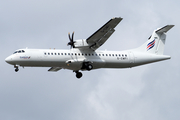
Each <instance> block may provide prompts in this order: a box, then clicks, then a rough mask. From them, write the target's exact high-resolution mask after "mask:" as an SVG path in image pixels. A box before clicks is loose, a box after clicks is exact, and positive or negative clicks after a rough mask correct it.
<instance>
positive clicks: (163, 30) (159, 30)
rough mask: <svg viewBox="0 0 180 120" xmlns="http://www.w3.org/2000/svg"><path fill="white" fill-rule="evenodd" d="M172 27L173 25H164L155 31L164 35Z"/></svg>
mask: <svg viewBox="0 0 180 120" xmlns="http://www.w3.org/2000/svg"><path fill="white" fill-rule="evenodd" d="M172 27H174V25H166V26H164V27H162V28H160V29H158V30H156V33H164V32H165V33H166V32H167V31H169V30H170V29H171V28H172Z"/></svg>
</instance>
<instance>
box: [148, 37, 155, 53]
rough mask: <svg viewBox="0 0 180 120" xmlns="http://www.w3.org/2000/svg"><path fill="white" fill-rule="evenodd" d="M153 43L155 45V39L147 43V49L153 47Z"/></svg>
mask: <svg viewBox="0 0 180 120" xmlns="http://www.w3.org/2000/svg"><path fill="white" fill-rule="evenodd" d="M154 45H155V39H154V40H153V41H151V42H150V43H148V44H147V51H148V50H150V49H151V48H153V47H154Z"/></svg>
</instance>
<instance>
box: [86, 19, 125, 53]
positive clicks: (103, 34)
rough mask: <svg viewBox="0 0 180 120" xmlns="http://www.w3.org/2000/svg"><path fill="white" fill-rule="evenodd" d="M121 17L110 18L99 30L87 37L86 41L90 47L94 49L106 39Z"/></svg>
mask: <svg viewBox="0 0 180 120" xmlns="http://www.w3.org/2000/svg"><path fill="white" fill-rule="evenodd" d="M121 20H122V18H120V17H119V18H112V19H111V20H109V21H108V22H107V23H106V24H105V25H103V26H102V27H101V28H100V29H99V30H97V31H96V32H95V33H94V34H92V35H91V36H90V37H89V38H87V43H88V44H89V45H90V48H91V49H93V50H96V49H97V48H99V47H100V46H101V45H102V44H104V43H105V42H106V40H107V39H108V38H109V37H110V36H111V35H112V34H113V32H114V31H115V30H114V28H115V27H116V26H117V25H118V24H119V22H120V21H121Z"/></svg>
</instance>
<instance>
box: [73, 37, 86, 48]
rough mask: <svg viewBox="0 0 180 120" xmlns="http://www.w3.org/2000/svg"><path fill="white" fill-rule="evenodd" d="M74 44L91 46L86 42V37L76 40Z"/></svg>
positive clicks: (79, 46)
mask: <svg viewBox="0 0 180 120" xmlns="http://www.w3.org/2000/svg"><path fill="white" fill-rule="evenodd" d="M74 46H75V48H81V47H89V44H88V43H87V42H86V39H81V40H75V43H74Z"/></svg>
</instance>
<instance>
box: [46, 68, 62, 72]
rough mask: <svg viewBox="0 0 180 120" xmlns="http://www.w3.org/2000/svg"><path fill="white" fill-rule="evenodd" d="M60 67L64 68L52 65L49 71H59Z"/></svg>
mask: <svg viewBox="0 0 180 120" xmlns="http://www.w3.org/2000/svg"><path fill="white" fill-rule="evenodd" d="M60 69H62V68H60V67H51V68H50V69H49V70H48V71H52V72H57V71H58V70H60Z"/></svg>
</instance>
